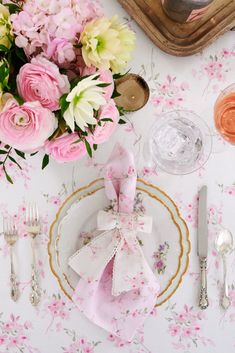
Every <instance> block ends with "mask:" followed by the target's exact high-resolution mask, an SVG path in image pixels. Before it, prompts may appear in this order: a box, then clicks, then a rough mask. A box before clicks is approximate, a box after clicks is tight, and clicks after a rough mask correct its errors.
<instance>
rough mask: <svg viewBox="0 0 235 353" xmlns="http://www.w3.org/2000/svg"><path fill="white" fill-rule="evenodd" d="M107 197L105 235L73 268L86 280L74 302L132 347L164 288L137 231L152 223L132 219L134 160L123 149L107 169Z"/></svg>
mask: <svg viewBox="0 0 235 353" xmlns="http://www.w3.org/2000/svg"><path fill="white" fill-rule="evenodd" d="M105 191H106V195H107V197H108V199H109V200H110V201H111V202H112V204H113V205H114V210H113V211H112V212H104V211H101V212H100V213H99V214H98V229H100V230H102V231H104V232H102V233H101V234H100V235H99V236H98V237H96V238H95V239H94V240H92V241H91V242H90V243H88V244H87V245H86V246H85V247H83V248H81V249H80V250H79V251H78V252H77V253H76V254H75V255H74V256H72V257H71V259H70V262H69V264H70V266H71V267H72V268H73V269H74V270H75V271H76V272H77V273H78V274H79V275H80V276H81V279H80V280H79V282H78V285H77V288H76V290H75V292H74V295H73V301H74V303H75V304H76V305H77V306H78V307H79V309H80V310H81V311H82V312H83V313H84V314H85V315H86V316H87V317H88V318H89V319H90V320H91V321H93V322H94V323H95V324H96V325H99V326H101V327H102V328H104V329H105V330H107V331H108V332H110V333H111V334H113V335H115V336H118V337H119V338H121V339H124V340H126V341H131V340H132V338H133V337H134V335H135V333H136V330H137V329H138V328H139V327H140V326H141V325H142V324H143V322H144V320H145V319H146V317H147V316H148V314H149V313H150V312H151V311H152V309H153V307H154V305H155V303H156V298H157V294H158V291H159V284H158V281H157V279H156V277H155V275H154V274H153V272H152V270H151V268H150V267H149V265H148V263H147V262H146V260H145V258H144V255H143V253H142V250H141V247H140V245H139V242H138V239H137V237H136V233H137V230H141V231H142V232H143V231H145V232H148V233H149V232H150V231H151V220H150V219H149V218H148V217H146V216H144V217H141V216H138V215H135V214H133V213H132V212H133V203H134V198H135V192H136V171H135V166H134V158H133V155H132V154H131V153H129V152H128V151H127V150H126V149H124V148H122V147H121V146H120V145H116V147H115V148H114V150H113V153H112V154H111V157H110V159H109V161H108V163H107V165H106V167H105Z"/></svg>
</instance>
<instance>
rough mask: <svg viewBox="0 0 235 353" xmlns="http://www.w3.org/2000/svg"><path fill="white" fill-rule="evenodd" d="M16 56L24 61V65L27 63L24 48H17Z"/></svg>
mask: <svg viewBox="0 0 235 353" xmlns="http://www.w3.org/2000/svg"><path fill="white" fill-rule="evenodd" d="M15 54H16V56H17V57H18V59H20V61H22V62H23V63H27V61H28V60H27V57H26V55H25V53H24V50H23V49H22V48H18V47H15Z"/></svg>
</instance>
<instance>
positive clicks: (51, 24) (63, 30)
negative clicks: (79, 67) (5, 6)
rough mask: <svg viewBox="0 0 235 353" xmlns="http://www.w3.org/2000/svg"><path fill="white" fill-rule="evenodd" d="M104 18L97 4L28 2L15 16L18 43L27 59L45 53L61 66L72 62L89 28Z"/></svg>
mask: <svg viewBox="0 0 235 353" xmlns="http://www.w3.org/2000/svg"><path fill="white" fill-rule="evenodd" d="M100 16H102V11H101V6H100V4H99V1H96V0H51V1H48V0H25V1H24V5H23V10H22V11H20V12H19V13H18V14H13V15H12V16H11V21H12V24H13V31H14V34H15V36H16V40H15V43H16V45H17V46H18V47H20V48H23V49H24V51H25V54H26V55H27V57H32V56H35V55H37V54H39V53H43V54H44V55H45V56H46V57H47V58H48V59H52V60H54V61H55V62H56V63H58V64H64V63H67V62H72V61H74V59H75V56H76V50H75V49H74V47H73V45H74V44H78V42H79V37H80V33H81V32H82V30H83V28H84V26H85V24H86V23H87V22H89V21H90V20H92V19H94V18H96V17H100Z"/></svg>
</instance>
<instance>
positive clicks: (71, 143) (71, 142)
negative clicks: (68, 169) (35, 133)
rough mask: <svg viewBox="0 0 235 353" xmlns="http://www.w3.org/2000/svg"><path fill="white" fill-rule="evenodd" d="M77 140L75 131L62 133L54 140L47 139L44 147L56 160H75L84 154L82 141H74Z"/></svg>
mask: <svg viewBox="0 0 235 353" xmlns="http://www.w3.org/2000/svg"><path fill="white" fill-rule="evenodd" d="M78 140H79V137H78V135H77V134H76V133H74V134H64V135H62V136H60V137H59V138H57V139H55V140H52V141H47V143H46V145H45V149H46V152H47V153H48V154H49V155H50V156H51V157H52V158H53V159H55V160H56V161H57V162H61V163H63V162H70V161H76V160H78V159H80V158H81V157H83V156H84V155H85V154H86V147H85V144H84V142H82V141H81V142H76V141H78Z"/></svg>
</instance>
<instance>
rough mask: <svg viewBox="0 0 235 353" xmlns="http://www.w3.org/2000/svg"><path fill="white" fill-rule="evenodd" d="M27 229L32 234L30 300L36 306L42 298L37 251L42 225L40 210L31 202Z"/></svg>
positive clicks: (28, 210) (27, 211)
mask: <svg viewBox="0 0 235 353" xmlns="http://www.w3.org/2000/svg"><path fill="white" fill-rule="evenodd" d="M26 229H27V232H28V234H29V235H30V236H31V245H32V265H31V293H30V296H29V300H30V302H31V304H32V305H34V306H36V305H38V304H39V302H40V299H41V289H40V285H39V278H38V271H37V265H36V251H35V238H36V237H37V236H38V235H39V234H40V231H41V225H40V218H39V211H38V207H37V205H36V204H30V205H28V206H27V208H26Z"/></svg>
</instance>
